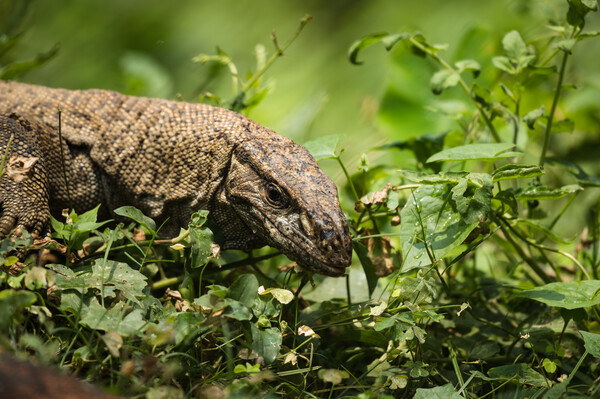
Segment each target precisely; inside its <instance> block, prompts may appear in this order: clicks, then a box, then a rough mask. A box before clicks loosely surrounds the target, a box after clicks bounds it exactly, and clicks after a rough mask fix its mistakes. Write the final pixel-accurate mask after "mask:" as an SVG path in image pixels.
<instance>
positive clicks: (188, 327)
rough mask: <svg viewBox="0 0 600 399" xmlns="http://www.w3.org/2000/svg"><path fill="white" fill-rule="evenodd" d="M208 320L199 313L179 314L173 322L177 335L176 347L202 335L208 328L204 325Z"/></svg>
mask: <svg viewBox="0 0 600 399" xmlns="http://www.w3.org/2000/svg"><path fill="white" fill-rule="evenodd" d="M204 320H206V319H205V318H204V316H202V314H201V313H199V312H178V313H176V314H175V320H173V331H174V333H175V345H179V344H180V343H182V342H186V341H189V340H191V339H192V338H193V337H195V336H196V335H198V334H200V333H202V332H203V331H205V330H206V329H208V326H205V325H203V324H202V322H203V321H204Z"/></svg>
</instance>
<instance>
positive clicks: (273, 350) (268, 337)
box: [251, 324, 282, 364]
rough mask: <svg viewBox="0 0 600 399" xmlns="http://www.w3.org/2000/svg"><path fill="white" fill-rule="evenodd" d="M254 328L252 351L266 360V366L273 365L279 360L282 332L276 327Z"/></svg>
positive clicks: (253, 326)
mask: <svg viewBox="0 0 600 399" xmlns="http://www.w3.org/2000/svg"><path fill="white" fill-rule="evenodd" d="M251 328H252V349H254V350H255V351H256V353H258V354H259V355H260V356H262V357H263V358H264V359H265V364H271V363H273V361H275V359H276V358H277V355H278V354H279V349H280V348H281V341H282V336H281V331H279V329H277V328H275V327H271V328H265V329H264V330H261V329H259V328H258V327H256V326H255V325H254V324H252V326H251Z"/></svg>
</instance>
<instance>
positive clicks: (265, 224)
mask: <svg viewBox="0 0 600 399" xmlns="http://www.w3.org/2000/svg"><path fill="white" fill-rule="evenodd" d="M59 110H60V114H61V123H60V127H61V133H62V136H63V139H64V141H63V143H60V142H59V138H58V127H59V116H58V114H59ZM11 135H13V140H14V141H13V145H12V146H11V150H10V157H13V158H14V157H24V158H36V159H37V161H35V163H34V165H33V166H32V167H31V170H29V171H28V173H27V178H26V179H25V180H23V181H20V182H17V181H15V180H14V179H13V178H12V177H11V176H8V174H5V175H4V176H3V177H2V180H1V181H0V203H1V207H2V208H1V211H2V214H1V216H0V236H5V235H7V234H9V233H10V231H11V229H12V228H13V227H16V226H19V227H24V228H26V229H27V230H28V231H30V232H33V233H35V234H40V233H41V232H42V230H43V229H44V228H45V227H46V225H47V221H48V214H49V213H52V214H56V215H60V212H61V210H62V209H63V208H67V207H73V208H74V209H76V210H77V211H78V212H82V211H85V210H87V209H90V208H92V207H94V206H96V205H97V204H98V203H102V204H103V207H102V208H101V209H103V210H104V211H105V212H108V210H112V209H115V208H117V207H119V206H122V205H134V206H136V207H138V208H140V209H141V210H142V211H143V212H144V213H146V214H147V215H149V216H150V217H152V218H155V219H156V220H157V221H159V222H160V221H163V220H167V219H168V223H167V225H166V230H165V231H163V234H176V232H177V231H178V229H179V228H180V227H185V226H186V225H187V223H188V221H189V218H190V215H191V213H192V212H194V211H197V210H199V209H208V210H209V211H210V214H209V215H210V216H209V219H210V221H211V223H212V224H213V225H214V226H216V227H217V228H218V229H219V230H220V233H221V235H222V238H223V239H222V243H221V244H222V247H223V248H224V249H228V248H236V249H243V250H251V249H253V248H258V247H261V246H263V245H266V244H268V245H271V246H273V247H276V248H278V249H279V250H281V251H282V252H284V253H285V254H286V255H287V256H288V257H289V258H291V259H293V260H295V261H297V262H298V264H300V265H301V266H304V267H306V268H308V269H310V270H312V271H314V272H317V273H322V274H327V275H333V276H338V275H343V274H344V269H345V267H347V266H348V265H349V264H350V261H351V252H352V250H351V242H350V235H349V231H348V226H347V223H346V220H345V217H344V215H343V213H342V211H341V209H340V205H339V201H338V195H337V189H336V187H335V185H334V184H333V182H332V181H331V180H330V179H329V178H328V177H327V176H326V175H325V174H324V173H323V172H322V171H321V170H320V168H319V166H318V165H317V164H316V162H315V160H314V159H313V158H312V156H311V155H310V154H309V153H308V151H307V150H306V149H305V148H304V147H302V146H299V145H297V144H295V143H294V142H293V141H291V140H289V139H287V138H284V137H282V136H279V135H277V134H276V133H275V132H273V131H272V130H270V129H268V128H265V127H263V126H261V125H259V124H257V123H256V122H253V121H251V120H250V119H248V118H246V117H244V116H242V115H240V114H237V113H235V112H232V111H229V110H226V109H223V108H219V107H213V106H209V105H205V104H191V103H186V102H177V101H169V100H162V99H155V98H144V97H132V96H126V95H123V94H120V93H116V92H111V91H104V90H84V91H71V90H64V89H50V88H46V87H41V86H34V85H27V84H23V83H16V82H0V148H2V153H4V151H5V149H6V146H7V143H8V141H9V138H10V136H11ZM61 144H62V146H63V151H62V152H63V153H64V164H65V172H66V174H67V179H66V181H67V184H68V187H67V186H66V185H65V178H64V173H63V167H62V165H63V159H62V158H61V151H60V145H61ZM106 215H108V213H106Z"/></svg>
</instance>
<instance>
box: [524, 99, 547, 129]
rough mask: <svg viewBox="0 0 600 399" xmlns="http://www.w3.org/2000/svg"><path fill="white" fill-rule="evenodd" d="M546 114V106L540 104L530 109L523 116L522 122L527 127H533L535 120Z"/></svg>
mask: <svg viewBox="0 0 600 399" xmlns="http://www.w3.org/2000/svg"><path fill="white" fill-rule="evenodd" d="M545 115H546V106H545V105H542V106H541V107H539V108H536V109H534V110H532V111H529V112H528V113H527V114H525V116H523V122H525V123H526V124H527V127H528V128H530V129H533V128H534V127H535V121H537V120H538V119H539V118H541V117H543V116H545Z"/></svg>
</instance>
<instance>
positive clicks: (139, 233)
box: [131, 228, 146, 242]
mask: <svg viewBox="0 0 600 399" xmlns="http://www.w3.org/2000/svg"><path fill="white" fill-rule="evenodd" d="M131 239H132V240H133V241H135V242H140V241H144V240H145V239H146V233H144V230H141V229H136V228H134V229H133V237H131Z"/></svg>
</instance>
